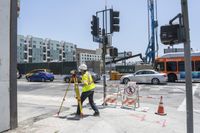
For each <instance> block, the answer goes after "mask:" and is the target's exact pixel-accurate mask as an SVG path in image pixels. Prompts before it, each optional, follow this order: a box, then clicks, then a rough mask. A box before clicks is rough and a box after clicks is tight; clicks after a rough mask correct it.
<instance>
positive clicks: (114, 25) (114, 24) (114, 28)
mask: <svg viewBox="0 0 200 133" xmlns="http://www.w3.org/2000/svg"><path fill="white" fill-rule="evenodd" d="M119 29H120V27H119V11H113V9H110V33H113V32H119Z"/></svg>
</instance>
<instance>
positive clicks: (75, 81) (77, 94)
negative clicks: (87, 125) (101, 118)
mask: <svg viewBox="0 0 200 133" xmlns="http://www.w3.org/2000/svg"><path fill="white" fill-rule="evenodd" d="M74 87H75V88H74V89H75V93H76V97H77V102H78V105H79V109H80V116H81V117H83V111H82V103H81V97H80V91H79V87H78V79H77V78H74Z"/></svg>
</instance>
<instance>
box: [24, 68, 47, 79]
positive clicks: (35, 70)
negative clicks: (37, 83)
mask: <svg viewBox="0 0 200 133" xmlns="http://www.w3.org/2000/svg"><path fill="white" fill-rule="evenodd" d="M38 72H49V73H51V71H50V70H49V69H34V70H32V71H30V72H28V73H27V74H26V75H25V77H26V79H27V77H29V76H31V75H32V74H34V73H38Z"/></svg>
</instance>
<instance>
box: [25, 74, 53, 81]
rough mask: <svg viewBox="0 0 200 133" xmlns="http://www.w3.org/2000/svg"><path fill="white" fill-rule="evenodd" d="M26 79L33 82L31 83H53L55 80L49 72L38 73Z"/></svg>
mask: <svg viewBox="0 0 200 133" xmlns="http://www.w3.org/2000/svg"><path fill="white" fill-rule="evenodd" d="M26 79H27V80H28V81H29V82H31V81H42V82H46V81H53V80H54V75H53V74H52V73H49V72H36V73H33V74H32V75H30V76H27V77H26Z"/></svg>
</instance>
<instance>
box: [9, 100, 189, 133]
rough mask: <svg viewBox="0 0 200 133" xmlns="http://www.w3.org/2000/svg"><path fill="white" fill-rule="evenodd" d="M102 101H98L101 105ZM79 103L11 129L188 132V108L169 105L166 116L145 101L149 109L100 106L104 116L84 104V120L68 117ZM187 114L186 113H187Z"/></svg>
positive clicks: (57, 132) (65, 132) (86, 132)
mask: <svg viewBox="0 0 200 133" xmlns="http://www.w3.org/2000/svg"><path fill="white" fill-rule="evenodd" d="M100 103H102V101H99V102H98V103H97V105H101V104H100ZM75 105H76V104H74V103H73V104H71V105H70V106H69V107H70V108H69V110H65V111H64V112H62V113H61V114H60V116H61V117H60V118H58V117H54V116H53V114H54V113H52V114H48V115H46V114H44V115H41V116H40V117H36V118H35V119H32V122H28V121H23V122H21V123H20V124H19V127H18V128H17V129H16V130H12V131H9V132H8V133H18V132H19V133H94V132H95V133H102V132H103V133H133V132H137V133H146V132H148V133H184V132H186V125H185V124H186V120H185V118H186V117H185V112H178V111H177V110H176V109H175V108H165V112H166V113H167V115H166V116H159V115H155V111H156V110H157V108H158V107H157V106H155V105H151V104H141V107H148V108H149V110H148V111H147V112H142V111H141V110H140V109H137V110H135V111H134V110H130V109H122V108H121V107H120V106H117V107H116V108H112V107H109V106H108V107H106V108H100V106H99V108H100V109H99V110H100V117H94V116H92V114H93V110H91V109H90V108H89V107H87V106H86V107H84V108H83V111H84V115H85V117H84V118H82V119H80V120H68V119H67V118H66V117H70V116H71V114H72V113H74V112H75V110H76V106H75ZM183 116H184V117H183Z"/></svg>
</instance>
